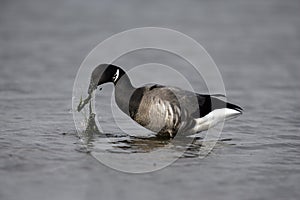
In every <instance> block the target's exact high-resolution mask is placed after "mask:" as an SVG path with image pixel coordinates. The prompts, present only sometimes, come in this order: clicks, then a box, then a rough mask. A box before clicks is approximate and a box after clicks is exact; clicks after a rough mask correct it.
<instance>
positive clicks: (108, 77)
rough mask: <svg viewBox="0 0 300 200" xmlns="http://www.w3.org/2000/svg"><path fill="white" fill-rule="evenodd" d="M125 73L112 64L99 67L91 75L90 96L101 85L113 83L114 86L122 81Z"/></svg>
mask: <svg viewBox="0 0 300 200" xmlns="http://www.w3.org/2000/svg"><path fill="white" fill-rule="evenodd" d="M124 74H125V72H124V71H123V70H122V69H121V68H120V67H118V66H115V65H112V64H101V65H99V66H97V67H96V68H95V69H94V70H93V72H92V75H91V80H90V85H89V89H88V94H89V95H90V94H91V93H92V92H93V91H94V90H95V89H97V87H98V86H99V85H102V84H104V83H108V82H112V83H114V85H116V83H117V82H118V80H120V78H121V76H123V75H124Z"/></svg>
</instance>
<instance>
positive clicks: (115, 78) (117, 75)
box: [113, 69, 119, 82]
mask: <svg viewBox="0 0 300 200" xmlns="http://www.w3.org/2000/svg"><path fill="white" fill-rule="evenodd" d="M118 78H119V69H117V72H116V73H115V75H114V76H113V82H116V80H118Z"/></svg>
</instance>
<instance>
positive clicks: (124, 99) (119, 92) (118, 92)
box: [115, 73, 136, 115]
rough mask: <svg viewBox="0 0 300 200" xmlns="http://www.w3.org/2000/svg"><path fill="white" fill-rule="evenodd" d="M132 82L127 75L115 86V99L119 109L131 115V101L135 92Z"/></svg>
mask: <svg viewBox="0 0 300 200" xmlns="http://www.w3.org/2000/svg"><path fill="white" fill-rule="evenodd" d="M135 89H136V88H135V87H133V86H132V84H131V81H130V79H129V77H128V75H127V74H126V73H124V74H123V76H122V77H120V79H119V80H118V81H117V82H116V84H115V98H116V103H117V104H118V106H119V108H120V109H121V110H122V111H123V112H124V113H126V114H128V115H129V101H130V97H131V95H132V93H133V92H134V91H135Z"/></svg>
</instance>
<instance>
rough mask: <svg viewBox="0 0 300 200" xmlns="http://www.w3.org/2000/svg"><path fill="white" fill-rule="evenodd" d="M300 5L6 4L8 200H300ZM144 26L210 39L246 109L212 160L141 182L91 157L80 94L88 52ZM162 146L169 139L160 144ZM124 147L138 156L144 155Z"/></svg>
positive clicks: (2, 194)
mask: <svg viewBox="0 0 300 200" xmlns="http://www.w3.org/2000/svg"><path fill="white" fill-rule="evenodd" d="M299 8H300V4H299V2H298V1H296V0H288V1H279V0H266V1H260V0H254V1H246V0H245V1H240V0H239V1H238V0H230V1H218V0H215V1H209V2H206V1H205V2H197V1H185V2H184V3H183V2H181V1H154V2H153V3H152V2H151V3H150V2H148V3H142V2H138V1H127V2H125V1H120V2H111V1H103V2H100V1H89V2H82V1H68V0H65V1H37V0H28V1H3V2H2V5H1V8H0V9H1V12H0V24H1V26H0V27H1V28H0V44H1V48H0V56H1V58H0V59H1V69H0V77H1V78H0V94H1V96H0V98H1V100H0V102H1V103H0V107H1V109H0V110H1V111H0V112H1V115H0V116H1V119H0V122H1V126H0V127H1V134H0V177H1V178H0V199H120V198H122V199H155V198H156V199H158V198H159V199H199V198H200V199H298V197H299V196H300V193H299V183H300V181H299V180H300V162H299V158H300V156H299V155H300V154H299V153H300V147H299V144H300V135H299V129H300V126H299V121H300V114H299V112H298V111H299V108H300V106H299V103H298V99H299V96H300V92H299V86H300V85H299V81H298V76H299V71H300V70H299V63H300V58H299V53H300V48H299V47H300V35H299V24H300V23H299V19H300V18H299V14H298V13H299V12H298V11H299ZM140 26H162V27H168V28H173V29H176V30H179V31H181V32H183V33H186V34H188V35H190V36H191V37H193V38H195V39H196V40H197V41H199V42H200V43H201V44H202V45H203V46H204V47H205V48H206V49H207V50H208V52H209V53H210V54H211V56H212V57H213V58H214V60H215V62H216V63H217V65H218V66H219V69H220V71H221V73H222V76H223V79H224V83H225V86H226V90H227V95H228V98H229V100H231V101H233V102H234V103H238V104H240V105H242V106H243V107H244V109H245V113H244V115H242V116H241V117H239V118H237V119H235V120H233V121H231V122H230V123H226V125H225V128H224V130H223V133H222V135H221V139H225V141H220V142H219V143H218V145H217V146H216V147H215V149H214V150H213V151H212V152H211V153H210V154H209V155H208V156H207V157H206V158H205V159H198V157H197V156H196V157H195V156H193V155H194V154H195V153H196V152H197V151H196V150H193V149H192V150H190V151H189V152H187V156H185V157H183V158H181V159H179V160H177V161H176V162H175V163H173V164H172V165H170V166H168V167H167V168H164V169H162V170H159V171H156V172H153V173H147V174H141V175H135V174H126V173H122V172H118V171H115V170H112V169H110V168H108V167H106V166H104V165H102V164H100V163H99V162H98V161H97V160H95V159H94V158H93V157H92V156H90V154H88V153H84V151H82V149H81V145H80V142H79V138H78V137H77V134H76V130H75V126H74V122H73V118H72V112H71V97H72V86H73V82H74V78H75V75H76V71H77V69H78V67H79V65H80V63H81V62H82V60H83V58H84V57H85V55H86V54H87V53H88V52H89V51H90V50H91V49H92V48H93V47H94V46H95V45H96V44H97V43H98V42H100V41H102V40H104V39H105V38H107V37H109V36H110V35H112V34H114V33H118V32H120V31H123V30H126V29H129V28H134V27H140ZM111 89H112V88H110V87H109V86H108V87H106V88H103V90H107V91H109V90H110V91H111ZM103 104H104V105H106V103H103ZM107 126H108V127H109V123H108V122H107ZM111 130H113V127H111ZM126 141H127V143H126ZM148 143H149V142H148ZM156 143H157V146H158V148H159V145H162V144H163V143H164V142H163V141H155V142H153V143H151V142H150V144H149V146H151V145H153V146H155V144H156ZM118 144H120V143H118ZM123 144H124V145H127V146H129V149H126V152H127V153H128V152H129V154H130V153H132V154H133V153H134V150H141V148H139V147H138V148H137V146H138V145H137V144H132V143H130V141H129V142H128V140H125V142H124V140H123ZM142 144H144V143H142ZM198 146H199V145H196V149H197V147H198ZM111 154H113V155H118V154H117V153H111ZM189 155H190V156H189ZM165 156H166V157H168V154H166V155H165Z"/></svg>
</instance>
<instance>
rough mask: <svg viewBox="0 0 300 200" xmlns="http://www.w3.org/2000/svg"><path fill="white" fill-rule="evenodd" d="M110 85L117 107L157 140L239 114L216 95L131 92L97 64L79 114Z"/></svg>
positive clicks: (118, 74) (165, 89)
mask: <svg viewBox="0 0 300 200" xmlns="http://www.w3.org/2000/svg"><path fill="white" fill-rule="evenodd" d="M108 82H112V83H113V84H114V86H115V99H116V103H117V105H118V107H119V108H120V109H121V110H122V111H123V112H124V113H126V114H127V115H128V116H130V117H131V118H132V119H133V120H134V121H136V122H137V123H138V124H140V125H141V126H143V127H145V128H147V129H149V130H151V131H153V132H155V133H157V136H162V137H169V138H173V137H174V136H175V135H176V134H177V133H182V134H186V133H188V134H195V133H198V132H200V131H204V130H207V129H208V128H211V127H213V126H215V125H217V124H218V123H219V122H222V121H224V120H229V119H233V118H235V117H237V116H239V115H241V114H242V110H243V109H242V108H241V107H239V106H237V105H234V104H231V103H228V102H224V101H222V100H221V99H219V98H217V97H218V95H207V94H197V93H194V92H191V91H186V90H182V89H180V88H177V87H169V86H162V85H157V84H154V85H146V86H143V87H139V88H135V87H134V86H133V85H132V84H131V81H130V79H129V77H128V75H127V74H126V73H125V71H124V70H123V69H121V68H120V67H118V66H115V65H112V64H101V65H99V66H98V67H96V68H95V69H94V71H93V72H92V75H91V80H90V85H89V89H88V94H89V96H88V98H87V99H86V100H85V101H84V102H83V103H82V102H80V104H79V105H78V111H80V110H81V109H82V108H83V107H84V105H85V104H87V103H88V102H89V101H90V99H91V94H92V92H93V91H94V90H95V89H97V86H99V85H102V84H104V83H108Z"/></svg>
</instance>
